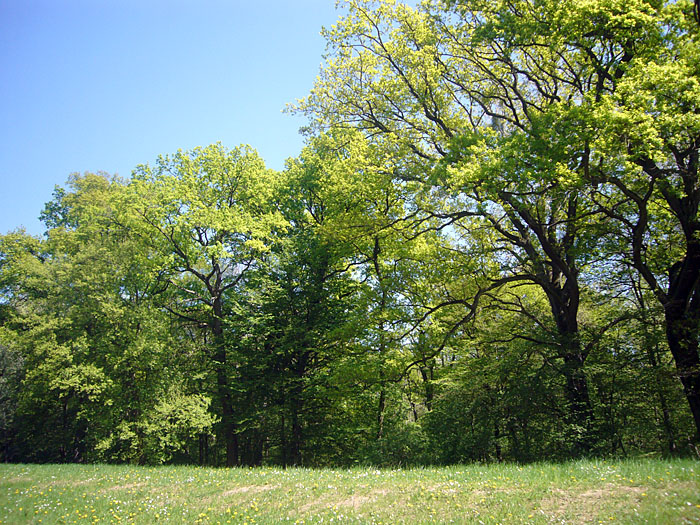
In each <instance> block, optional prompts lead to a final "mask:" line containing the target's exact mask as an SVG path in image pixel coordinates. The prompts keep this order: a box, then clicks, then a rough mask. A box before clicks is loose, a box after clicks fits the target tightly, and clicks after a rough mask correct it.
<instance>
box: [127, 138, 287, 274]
mask: <svg viewBox="0 0 700 525" xmlns="http://www.w3.org/2000/svg"><path fill="white" fill-rule="evenodd" d="M278 184H279V182H278V178H277V176H276V174H275V173H274V172H272V171H271V170H268V169H266V168H265V165H264V163H263V161H262V159H260V157H259V156H258V155H257V153H255V152H254V151H253V150H251V149H250V148H248V147H245V146H243V147H240V148H235V149H233V150H231V151H227V150H226V149H225V148H224V147H223V146H221V144H213V145H211V146H207V147H206V148H196V149H195V150H193V151H191V152H183V151H179V152H177V153H176V154H175V155H173V156H165V157H160V158H159V159H158V160H157V162H156V165H155V166H153V167H151V166H148V165H142V166H140V167H139V168H137V170H136V171H135V174H134V182H133V183H132V184H131V185H130V191H131V192H132V196H131V197H130V199H131V201H132V202H134V203H137V210H138V211H137V213H138V214H139V215H140V216H141V218H142V219H143V220H144V221H145V222H146V223H148V224H150V227H152V228H153V229H154V230H156V231H157V232H159V235H157V236H159V237H161V238H163V239H164V240H165V241H166V242H170V243H175V244H177V247H178V249H179V250H181V251H182V254H181V255H180V256H185V258H187V259H192V260H193V261H194V260H197V259H198V258H206V259H210V258H214V259H224V258H227V257H234V258H235V257H239V258H245V257H247V256H248V255H250V254H252V253H256V252H257V253H259V252H263V251H265V250H266V245H267V242H268V241H269V239H270V236H271V235H272V234H273V232H274V231H275V230H278V229H283V228H284V227H285V223H284V219H283V218H282V216H281V214H280V213H278V212H276V211H275V210H274V208H273V207H272V206H270V205H271V204H272V202H273V198H274V196H275V194H276V192H277V188H278Z"/></svg>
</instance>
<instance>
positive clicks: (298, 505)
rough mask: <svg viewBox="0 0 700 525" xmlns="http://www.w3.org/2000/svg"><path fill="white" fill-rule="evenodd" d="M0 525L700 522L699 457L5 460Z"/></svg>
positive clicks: (0, 480) (1, 474)
mask: <svg viewBox="0 0 700 525" xmlns="http://www.w3.org/2000/svg"><path fill="white" fill-rule="evenodd" d="M0 522H1V523H3V524H22V523H149V524H150V523H159V522H169V523H248V524H252V523H279V522H288V523H386V524H391V523H484V524H486V523H504V524H511V523H598V524H600V523H653V524H665V523H668V524H677V523H678V524H682V523H700V462H697V461H693V460H673V461H663V460H636V461H577V462H572V463H565V464H561V465H556V464H535V465H528V466H518V465H489V466H479V465H469V466H457V467H449V468H427V469H411V470H377V469H360V468H358V469H351V470H309V469H287V470H282V469H277V468H256V469H212V468H198V467H153V468H148V467H131V466H109V465H0Z"/></svg>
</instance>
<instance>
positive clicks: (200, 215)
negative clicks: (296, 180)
mask: <svg viewBox="0 0 700 525" xmlns="http://www.w3.org/2000/svg"><path fill="white" fill-rule="evenodd" d="M278 180H279V178H278V175H277V174H276V173H275V172H273V171H272V170H268V169H267V168H265V165H264V163H263V161H262V159H261V158H260V157H259V156H258V155H257V153H256V152H255V151H253V150H252V149H250V148H249V147H246V146H241V147H238V148H234V149H232V150H227V149H226V148H224V147H223V146H222V145H221V144H213V145H210V146H207V147H204V148H196V149H194V150H192V151H189V152H184V151H178V152H177V153H175V154H174V155H172V156H161V157H159V158H158V160H157V161H156V164H155V165H154V166H153V167H151V166H149V165H142V166H139V167H138V168H137V169H136V170H135V172H134V176H133V181H132V182H131V184H130V185H129V188H128V191H129V192H128V195H127V196H126V200H125V206H128V209H130V210H133V214H134V220H133V222H132V223H131V224H130V226H131V228H133V231H134V232H135V233H136V234H138V235H140V236H141V238H143V239H148V242H149V243H150V247H151V249H152V250H154V251H155V253H157V254H158V255H159V256H160V257H162V258H163V261H164V262H163V265H162V266H161V271H162V272H163V278H162V279H163V280H164V281H165V282H166V283H167V285H168V286H169V287H170V288H171V289H172V291H173V294H172V302H171V303H169V304H165V305H164V307H165V308H166V309H167V310H168V311H169V312H171V313H172V314H173V315H175V316H177V317H178V318H179V319H181V320H182V321H183V322H185V323H190V324H193V326H195V327H201V328H204V330H205V332H206V335H205V338H204V343H205V345H204V347H203V348H202V349H201V351H202V355H203V356H205V358H206V360H207V361H208V363H209V366H210V370H211V372H212V373H213V374H214V376H215V388H214V391H213V392H212V394H213V395H214V398H215V400H216V403H217V406H218V410H219V411H220V417H221V429H222V430H221V432H222V438H223V441H224V442H225V446H226V464H227V465H228V466H233V465H236V464H238V462H239V448H238V431H237V419H236V413H235V405H234V399H233V391H234V382H235V380H236V372H235V370H236V361H235V359H236V354H235V351H236V348H235V346H233V345H232V341H231V340H230V339H229V338H228V337H227V328H226V327H227V323H228V322H229V320H230V318H232V317H233V316H234V314H235V311H236V303H237V296H238V294H239V293H240V290H241V289H243V288H244V287H245V285H246V279H247V276H248V274H249V272H250V271H251V269H253V268H255V267H256V266H257V265H259V263H260V260H261V258H262V257H263V255H264V254H265V253H266V252H267V251H268V250H269V245H270V243H272V242H273V241H274V239H275V236H276V235H278V234H279V233H280V232H281V231H283V230H284V229H285V228H286V223H285V220H284V218H283V217H282V215H281V213H280V212H279V211H278V210H277V209H276V207H275V204H274V202H273V200H272V197H273V196H275V189H276V185H277V184H278Z"/></svg>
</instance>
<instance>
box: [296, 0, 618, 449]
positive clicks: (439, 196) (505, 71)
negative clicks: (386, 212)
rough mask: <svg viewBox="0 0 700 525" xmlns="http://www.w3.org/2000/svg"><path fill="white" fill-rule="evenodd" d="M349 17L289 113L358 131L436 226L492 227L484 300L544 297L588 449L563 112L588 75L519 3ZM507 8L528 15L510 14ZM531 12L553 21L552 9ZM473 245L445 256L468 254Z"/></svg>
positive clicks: (580, 248)
mask: <svg viewBox="0 0 700 525" xmlns="http://www.w3.org/2000/svg"><path fill="white" fill-rule="evenodd" d="M346 6H347V8H348V15H347V16H346V17H345V18H344V19H342V20H341V21H340V22H339V23H338V25H337V26H334V28H333V29H331V30H328V31H326V37H327V39H328V42H329V54H330V55H331V56H332V57H333V59H332V61H329V63H328V66H327V67H326V68H325V69H324V71H323V74H322V75H321V77H320V79H319V81H318V82H317V84H316V86H315V88H314V90H313V91H312V93H311V95H310V96H309V97H308V98H307V99H306V100H305V101H303V102H302V103H301V105H300V106H299V108H300V109H301V110H303V111H305V112H307V113H308V114H309V115H311V116H312V118H313V119H314V120H313V122H314V124H315V126H317V127H318V128H320V129H323V128H328V127H341V128H343V127H357V128H359V129H360V130H362V131H363V132H364V133H366V135H367V136H368V138H370V140H372V141H373V142H374V143H375V144H377V145H378V146H380V147H381V148H382V149H383V151H384V155H385V157H386V158H387V159H392V162H393V165H394V168H393V171H392V175H393V177H394V179H395V180H396V181H397V183H399V182H403V183H404V184H407V183H414V184H415V183H420V185H419V187H421V189H419V190H418V191H420V194H419V196H416V197H414V199H413V202H415V203H417V204H418V206H419V207H420V210H421V213H422V214H423V215H424V216H428V217H431V218H432V219H433V220H438V221H441V222H442V226H440V227H439V228H448V227H449V228H456V227H462V228H464V229H465V230H470V231H474V232H476V231H480V230H483V229H484V228H489V229H490V230H491V233H490V236H491V238H490V239H489V240H488V242H484V243H483V244H481V249H482V250H484V251H485V252H491V253H493V254H494V257H495V258H496V259H497V260H499V261H500V265H501V268H500V275H498V276H497V277H496V278H495V279H494V278H493V276H486V275H484V277H485V278H486V279H485V280H486V281H487V282H486V283H485V284H482V287H481V289H482V293H483V292H485V291H486V290H488V289H493V288H494V287H498V286H501V285H503V284H505V283H508V282H515V281H522V282H529V283H534V284H536V285H537V286H539V287H540V288H541V289H542V290H543V291H544V292H545V294H546V296H547V298H548V300H549V303H550V315H551V320H552V322H553V323H554V325H555V326H556V331H557V337H556V340H553V341H551V346H552V347H553V348H555V349H556V354H557V357H558V359H560V360H561V361H563V363H564V366H563V367H562V372H563V373H564V375H565V376H566V380H567V392H568V397H569V405H570V411H569V421H570V423H571V426H572V432H574V433H577V434H579V435H580V436H582V437H581V440H580V442H579V443H577V445H576V448H577V449H578V450H579V452H585V451H586V450H587V448H588V447H589V445H590V440H591V439H592V435H591V433H592V431H593V429H592V427H593V421H592V419H593V412H592V407H591V401H590V397H589V392H588V386H587V381H586V376H585V372H584V364H585V360H586V357H587V354H588V351H589V348H587V347H586V346H584V345H582V343H581V334H580V330H579V326H578V321H577V317H578V310H579V305H580V301H581V290H580V283H579V276H580V274H581V272H582V271H583V270H584V269H585V267H586V265H587V264H588V263H589V262H590V261H591V260H592V259H593V258H594V257H595V249H594V247H595V245H596V239H597V238H599V237H600V235H601V232H600V230H599V224H598V222H597V221H596V219H595V215H596V213H599V212H597V210H596V209H595V207H593V206H592V204H591V201H590V200H587V199H585V194H584V193H583V192H582V189H581V188H582V180H583V175H584V173H585V172H586V169H587V168H586V167H587V165H588V162H589V157H590V151H589V149H588V148H587V145H586V141H585V136H584V135H585V134H583V133H582V131H581V130H579V129H575V128H573V127H572V126H570V125H568V124H567V121H566V120H564V119H562V118H561V114H562V112H563V109H562V107H564V108H566V107H568V106H567V104H569V105H570V106H574V105H575V104H576V101H579V100H581V99H583V98H584V97H586V96H588V95H589V89H588V88H589V87H590V86H595V85H596V83H597V78H598V77H597V76H596V75H597V73H596V71H593V70H590V69H588V68H587V67H586V66H585V65H583V64H581V63H579V62H577V61H575V60H571V61H567V57H568V56H569V53H568V50H567V48H566V43H564V42H562V43H561V44H560V46H559V47H555V45H556V44H558V43H557V42H555V43H554V44H552V43H550V42H548V41H547V38H548V36H549V35H547V34H540V33H538V32H537V30H538V29H539V28H538V27H537V25H536V24H537V22H538V20H539V19H538V18H535V20H534V21H533V20H532V19H531V18H532V17H530V14H532V13H534V10H535V8H534V7H533V6H531V5H530V4H529V3H528V2H520V3H518V4H517V6H516V5H515V4H512V3H510V2H470V3H465V4H461V3H460V4H456V5H454V6H453V5H447V4H441V3H439V2H436V3H427V4H424V5H423V6H422V7H420V8H418V9H416V10H414V9H412V8H410V7H408V6H406V5H403V4H396V3H394V2H374V1H351V2H348V3H347V4H346ZM518 9H522V13H528V16H523V17H516V14H514V13H515V12H517V10H518ZM538 9H541V11H542V13H539V12H538V16H539V14H542V16H553V14H557V15H561V13H557V11H556V9H557V7H556V4H555V3H554V2H552V3H547V2H545V3H541V5H540V4H538ZM532 16H534V14H533V15H532ZM549 22H550V19H549V18H548V19H547V23H549ZM543 42H545V43H544V44H543ZM484 240H486V239H483V238H482V239H481V240H480V239H479V238H478V237H476V236H472V237H471V238H470V240H469V241H466V242H465V243H464V244H462V246H459V244H456V247H457V248H458V249H460V250H462V251H463V252H464V253H465V254H467V253H469V254H471V253H474V252H475V251H477V250H475V249H474V248H475V246H476V245H478V244H479V243H480V242H482V241H484ZM488 279H490V282H488ZM477 298H478V295H477ZM448 303H449V301H448ZM472 306H473V305H472ZM614 322H615V321H613V324H614Z"/></svg>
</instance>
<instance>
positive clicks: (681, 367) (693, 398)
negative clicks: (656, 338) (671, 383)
mask: <svg viewBox="0 0 700 525" xmlns="http://www.w3.org/2000/svg"><path fill="white" fill-rule="evenodd" d="M665 317H666V338H667V340H668V347H669V349H670V350H671V354H672V355H673V359H674V361H675V363H676V369H677V370H678V375H679V377H680V380H681V383H682V384H683V391H684V392H685V396H686V399H687V400H688V405H689V406H690V412H691V414H692V415H693V419H694V421H695V430H696V435H695V439H696V440H698V441H700V359H699V358H698V319H697V316H696V315H692V312H690V313H689V312H688V311H687V310H686V309H685V308H684V307H683V304H679V301H673V302H670V303H669V304H667V305H666V307H665Z"/></svg>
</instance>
